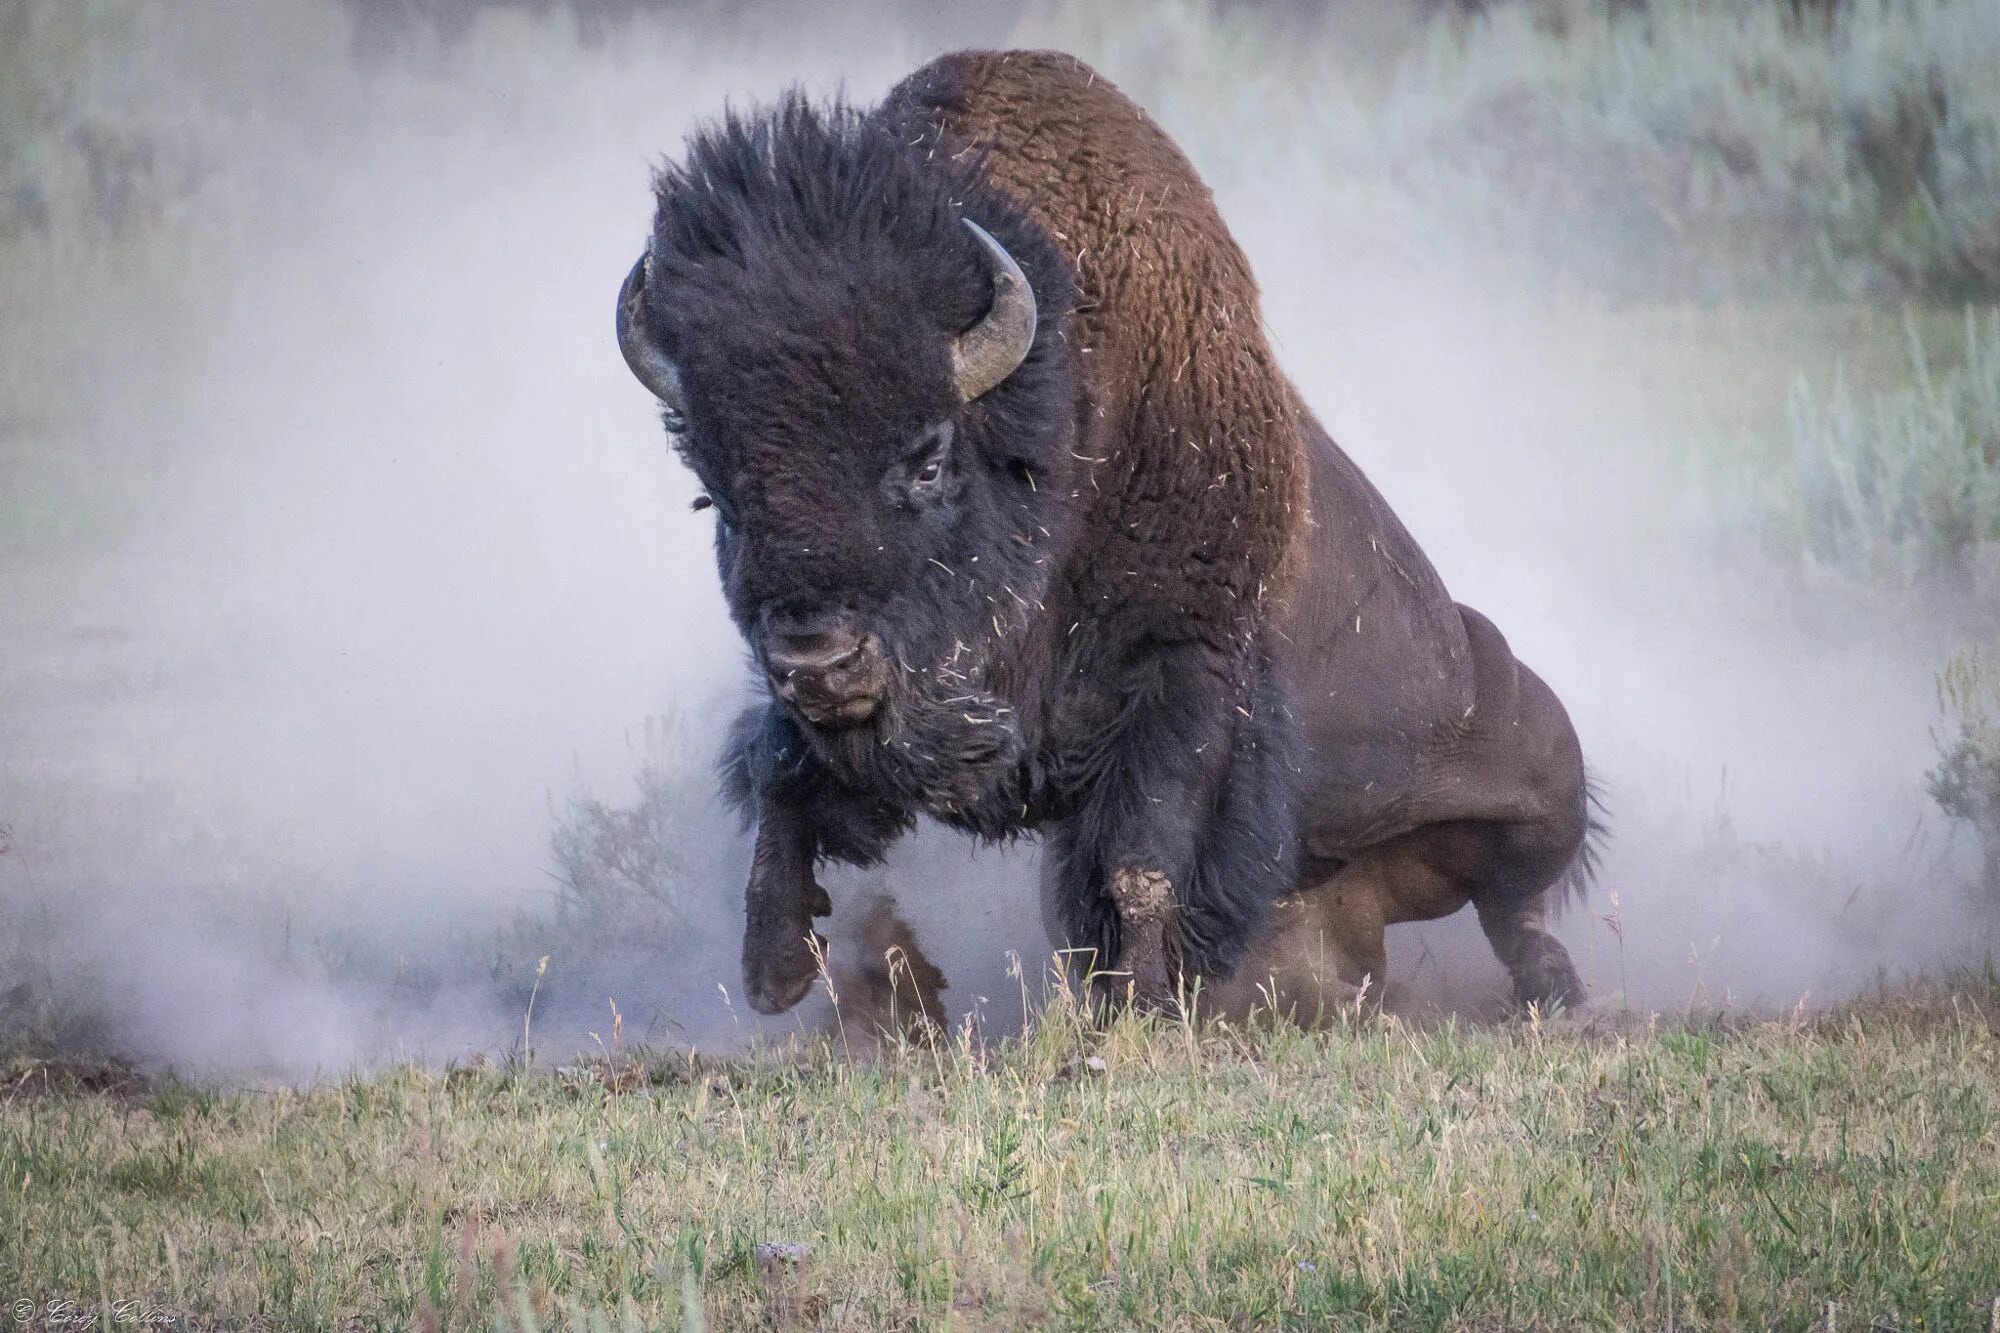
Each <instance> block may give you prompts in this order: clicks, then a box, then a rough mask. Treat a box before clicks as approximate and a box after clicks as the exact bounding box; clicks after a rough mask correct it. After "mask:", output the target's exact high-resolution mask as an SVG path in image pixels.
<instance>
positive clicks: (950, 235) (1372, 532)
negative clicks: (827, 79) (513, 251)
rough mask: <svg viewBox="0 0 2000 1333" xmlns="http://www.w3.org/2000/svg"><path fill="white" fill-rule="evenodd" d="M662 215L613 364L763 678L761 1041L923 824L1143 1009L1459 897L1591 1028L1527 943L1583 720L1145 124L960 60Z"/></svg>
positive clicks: (695, 167) (722, 176)
mask: <svg viewBox="0 0 2000 1333" xmlns="http://www.w3.org/2000/svg"><path fill="white" fill-rule="evenodd" d="M655 196H656V198H655V203H656V207H655V212H654V218H653V226H652V233H651V236H650V239H649V241H648V244H647V246H646V249H645V252H644V253H643V254H642V255H641V256H640V258H639V260H638V261H637V262H636V263H635V264H634V265H633V267H632V269H631V271H630V273H629V274H628V275H627V277H626V279H625V282H624V285H623V287H622V289H621V291H620V293H619V296H618V339H619V344H620V347H621V349H622V350H623V353H624V356H625V358H626V360H627V362H628V364H629V365H630V367H631V369H632V371H633V373H634V374H635V375H636V376H637V378H638V379H639V380H640V382H641V383H642V384H644V385H645V386H646V388H648V389H649V390H651V391H652V393H653V394H654V395H655V396H656V397H657V398H658V399H659V402H660V407H661V415H662V418H663V421H664V423H665V426H666V429H667V431H668V433H669V434H670V436H671V437H672V440H673V445H674V448H675V450H676V451H677V452H678V454H679V455H680V457H681V458H682V459H683V460H684V461H685V462H686V463H687V465H688V466H689V467H690V468H691V469H692V470H693V471H694V473H695V475H696V477H697V478H698V479H699V481H700V484H701V486H702V488H703V495H702V498H701V499H699V500H697V501H696V505H697V507H698V508H703V509H707V510H710V511H712V513H713V514H714V516H715V523H716V528H715V550H716V560H717V565H718V567H719V570H720V574H721V580H722V587H723V591H724V594H725V597H726V600H727V602H728V606H729V610H730V614H731V616H732V618H733V619H734V621H735V623H736V625H737V627H738V628H739V629H740V631H741V632H742V635H743V637H744V639H745V641H746V643H747V644H748V646H749V649H750V652H751V655H752V657H753V659H754V662H755V666H756V675H757V677H758V680H759V685H760V697H759V700H758V702H757V703H756V704H755V705H754V706H752V707H751V708H750V709H749V710H748V711H746V712H745V713H744V714H743V715H742V717H741V718H740V719H739V721H738V722H737V724H736V726H735V728H734V729H733V731H732V733H731V737H730V740H729V743H728V746H727V750H726V754H725V757H724V761H723V767H724V774H725V778H726V781H727V785H728V787H729V790H730V791H731V793H732V795H733V797H734V799H735V800H736V801H737V802H738V803H739V805H740V807H741V808H742V809H743V810H744V812H745V814H746V817H747V818H748V819H749V820H750V821H751V822H752V823H754V826H755V829H756V839H755V848H754V853H753V857H752V868H751V871H750V878H749V886H748V890H747V895H746V897H747V901H746V925H745V932H744V941H743V968H744V980H745V986H746V990H747V992H748V996H749V999H750V1002H751V1003H752V1004H753V1005H754V1006H755V1007H756V1008H758V1009H759V1010H761V1011H764V1012H779V1011H783V1010H785V1009H788V1008H790V1007H791V1006H792V1005H794V1004H795V1003H797V1001H798V1000H799V999H800V998H801V997H802V996H803V995H804V993H805V992H806V990H807V988H808V987H809V986H810V985H811V983H812V980H813V978H814V976H815V974H816V966H817V965H816V954H817V950H818V946H819V944H820V941H818V939H817V936H816V935H815V932H814V930H813V924H812V923H813V919H814V918H815V917H817V916H824V915H827V914H828V913H829V912H830V911H831V904H830V902H829V899H828V897H827V895H826V893H825V891H824V890H823V889H822V888H821V887H820V886H819V884H818V883H817V882H816V879H815V871H816V867H817V864H818V863H819V862H820V861H822V860H825V859H832V860H837V861H843V862H849V863H855V864H864V865H865V864H869V863H872V862H875V861H877V860H879V859H880V858H881V857H882V856H883V855H884V854H885V852H886V851H887V849H888V848H889V846H890V845H891V844H892V843H893V842H894V841H895V840H896V839H897V838H898V837H899V836H900V835H901V834H903V833H904V832H905V831H907V830H908V829H910V828H911V827H912V825H913V823H914V821H915V820H916V818H917V817H918V816H919V815H929V816H931V817H932V818H934V819H938V820H941V821H943V822H944V823H946V824H949V825H951V826H953V827H956V828H959V829H962V830H965V831H968V832H970V833H972V834H975V835H977V836H979V837H981V838H985V839H1001V838H1008V837H1012V836H1016V835H1020V834H1025V833H1033V834H1038V835H1040V836H1041V837H1042V838H1043V839H1044V845H1045V854H1044V857H1043V866H1044V868H1043V883H1042V889H1041V904H1042V913H1043V920H1044V923H1045V925H1046V927H1047V929H1048V931H1049V934H1050V936H1051V939H1052V941H1054V942H1055V943H1056V944H1057V945H1058V946H1059V947H1066V948H1073V949H1079V950H1094V951H1095V959H1096V963H1097V965H1098V967H1099V968H1100V969H1103V970H1105V971H1113V972H1115V973H1116V974H1118V975H1120V976H1122V977H1125V978H1127V979H1128V980H1127V982H1126V984H1127V985H1128V986H1129V987H1130V990H1131V993H1133V994H1135V995H1136V996H1137V998H1138V999H1139V1000H1140V1001H1141V1002H1142V1003H1144V1004H1148V1005H1159V1004H1162V1003H1165V1002H1166V1001H1167V1000H1168V999H1169V997H1171V996H1173V995H1174V994H1175V993H1176V988H1177V986H1180V985H1182V984H1184V983H1191V982H1193V981H1194V980H1195V979H1197V978H1207V979H1211V980H1214V981H1220V980H1221V979H1223V978H1227V977H1229V976H1230V975H1231V974H1232V972H1233V971H1234V970H1235V969H1236V968H1237V967H1238V965H1239V964H1240V963H1241V962H1242V960H1243V959H1244V956H1245V953H1246V949H1248V948H1250V947H1251V946H1252V944H1253V942H1256V941H1258V940H1259V939H1260V933H1261V932H1263V931H1264V930H1265V929H1266V923H1267V920H1268V917H1269V913H1270V909H1271V907H1272V905H1273V904H1274V903H1277V902H1280V901H1281V900H1284V901H1287V902H1288V903H1289V902H1291V901H1292V900H1293V899H1295V898H1299V895H1303V898H1302V899H1299V900H1300V901H1310V902H1311V903H1312V904H1314V905H1315V907H1314V911H1313V912H1312V913H1310V914H1308V915H1310V917H1311V919H1312V921H1313V922H1314V923H1316V925H1315V928H1317V929H1321V930H1324V931H1326V932H1328V933H1329V934H1330V935H1331V936H1332V937H1333V942H1334V943H1335V944H1336V945H1337V946H1338V949H1339V952H1340V954H1341V956H1342V958H1343V959H1344V960H1345V961H1344V962H1343V964H1342V971H1343V972H1344V973H1345V974H1348V975H1349V976H1351V977H1352V978H1357V979H1358V978H1359V977H1362V976H1367V977H1372V978H1375V979H1377V980H1379V979H1381V978H1382V976H1383V974H1384V963H1383V935H1382V932H1383V928H1384V926H1385V925H1386V924H1387V923H1390V922H1393V921H1399V920H1407V919H1412V918H1415V917H1429V916H1435V915H1439V914H1442V913H1445V912H1449V911H1454V910H1456V909H1457V908H1459V907H1461V906H1463V905H1465V904H1466V903H1467V902H1471V903H1473V904H1475V905H1476V906H1477V908H1478V911H1479V915H1480V920H1481V922H1482V924H1483V925H1484V927H1485V929H1486V932H1487V935H1488V936H1489V938H1490V939H1491V941H1492V942H1493V945H1494V947H1495V949H1496V951H1497V952H1498V953H1499V955H1500V957H1501V958H1502V959H1503V960H1504V961H1505V962H1506V964H1507V966H1508V967H1509V968H1510V969H1511V971H1512V973H1513V976H1514V979H1515V984H1516V987H1517V990H1518V991H1519V993H1520V994H1521V995H1522V996H1523V997H1524V998H1526V999H1531V1000H1540V1001H1550V1000H1556V999H1565V1000H1574V999H1575V998H1577V997H1578V996H1580V994H1581V986H1580V983H1579V982H1578V980H1577V977H1576V974H1575V971H1574V969H1573V968H1572V967H1571V965H1570V961H1569V958H1568V955H1567V954H1566V953H1565V952H1564V950H1563V948H1562V946H1561V945H1560V944H1559V943H1558V942H1557V941H1556V940H1555V939H1554V938H1553V937H1552V936H1550V935H1549V934H1548V933H1547V932H1546V931H1545V930H1544V929H1543V926H1542V917H1543V910H1544V900H1545V898H1546V896H1547V893H1548V891H1549V889H1550V888H1551V886H1553V885H1555V884H1557V883H1558V882H1559V881H1561V880H1563V878H1564V877H1565V875H1566V874H1568V875H1569V876H1570V878H1571V879H1572V881H1574V880H1575V879H1576V876H1577V873H1578V872H1579V871H1580V869H1581V868H1583V867H1585V866H1587V854H1586V851H1585V847H1586V841H1585V835H1586V831H1587V829H1588V828H1589V826H1590V806H1589V798H1588V794H1587V787H1586V783H1585V778H1584V771H1583V763H1582V758H1581V752H1580V749H1579V746H1578V743H1577V739H1576V735H1575V733H1574V731H1573V730H1572V729H1571V726H1570V723H1569V719H1568V718H1567V716H1566V715H1565V713H1564V711H1563V709H1562V706H1561V705H1560V703H1558V702H1557V700H1556V698H1555V696H1554V695H1553V694H1552V693H1551V692H1550V691H1549V689H1548V688H1547V687H1546V686H1545V685H1543V684H1542V682H1541V681H1540V680H1539V679H1537V678H1536V677H1535V676H1534V675H1533V674H1532V673H1530V672H1529V671H1528V670H1527V669H1526V668H1525V667H1523V666H1521V665H1520V664H1519V663H1518V662H1516V661H1515V659H1514V657H1513V655H1512V654H1511V653H1510V652H1509V650H1508V647H1507V642H1506V640H1505V639H1504V638H1502V637H1501V635H1500V632H1499V631H1498V630H1497V629H1495V628H1494V627H1493V626H1492V624H1491V623H1490V622H1488V621H1487V620H1485V619H1484V618H1483V617H1481V616H1480V615H1478V614H1477V613H1476V612H1473V611H1471V610H1469V609H1466V608H1463V607H1460V606H1458V605H1456V604H1454V603H1453V601H1452V600H1451V598H1450V596H1449V595H1448V594H1447V593H1446V592H1445V589H1444V586H1443V584H1442V582H1441V581H1440V580H1439V578H1438V576H1437V574H1436V573H1435V572H1434V571H1433V570H1432V568H1431V566H1430V563H1429V562H1428V561H1427V560H1426V559H1425V557H1424V555H1423V553H1422V551H1421V550H1419V549H1418V547H1417V545H1416V543H1415V542H1414V541H1413V540H1412V539H1411V537H1410V536H1409V534H1408V533H1407V532H1406V531H1405V530H1404V529H1403V526H1402V525H1401V524H1400V523H1399V522H1398V521H1397V519H1396V517H1395V515H1394V514H1393V513H1391V512H1390V509H1389V507H1388V505H1387V504H1386V503H1385V502H1384V501H1383V499H1382V498H1381V496H1380V495H1379V494H1377V492H1376V491H1375V489H1374V488H1373V487H1372V486H1371V485H1370V484H1369V483H1368V481H1367V480H1366V479H1365V478H1364V477H1363V476H1362V474H1361V472H1360V471H1359V470H1358V469H1357V468H1356V467H1355V466H1354V464H1353V463H1352V462H1351V461H1350V460H1349V459H1348V458H1347V456H1346V455H1345V454H1344V453H1343V452H1342V451H1341V450H1340V449H1339V448H1338V447H1337V446H1336V445H1335V444H1334V442H1333V441H1332V439H1330V438H1329V437H1328V435H1327V433H1326V432H1325V431H1324V430H1323V429H1321V427H1320V425H1319V423H1318V422H1317V421H1316V420H1315V419H1314V418H1313V415H1312V413H1311V412H1310V411H1308V410H1307V408H1306V406H1305V404H1304V402H1303V401H1302V399H1301V397H1300V395H1299V393H1298V391H1297V390H1296V389H1295V388H1294V387H1293V385H1292V384H1291V382H1290V381H1289V380H1288V379H1287V378H1286V377H1285V375H1284V374H1283V372H1282V371H1281V370H1280V369H1279V368H1278V365H1277V363H1276V361H1275V360H1274V358H1273V356H1272V352H1271V349H1270V346H1269V344H1268V342H1267V340H1266V338H1265V335H1264V328H1263V322H1262V317H1261V315H1260V312H1259V303H1258V292H1257V286H1256V283H1255V281H1254V279H1253V277H1252V275H1251V272H1250V267H1249V264H1248V263H1247V261H1246V260H1245V258H1244V256H1243V253H1242V251H1241V250H1240V249H1239V248H1238V247H1237V245H1236V243H1235V241H1234V240H1233V239H1232V238H1231V236H1230V233H1229V231H1228V228H1227V227H1226V226H1225V225H1224V223H1223V220H1222V218H1221V216H1220V214H1219V213H1218V211H1217V209H1216V207H1215V204H1214V201H1213V199H1212V198H1211V196H1210V194H1209V191H1208V189H1207V187H1206V186H1205V185H1203V183H1202V181H1201V179H1200V177H1199V176H1198V175H1197V174H1196V172H1195V170H1194V168H1193V167H1192V166H1191V165H1190V164H1189V162H1188V161H1187V159H1186V158H1185V157H1184V156H1183V155H1182V154H1181V152H1180V150H1179V149H1178V148H1177V147H1176V146H1175V145H1174V143H1173V142H1172V141H1171V140H1170V139H1169V138H1168V136H1167V135H1166V134H1165V133H1164V132H1162V131H1161V130H1160V128H1159V127H1158V126H1157V125H1155V124H1154V122H1153V121H1152V120H1151V119H1150V118H1149V117H1148V116H1147V115H1146V113H1145V112H1144V111H1143V110H1141V109H1140V108H1139V107H1138V106H1137V105H1135V104H1134V103H1133V102H1131V101H1130V100H1129V99H1128V98H1126V97H1125V96H1124V95H1123V94H1121V93H1120V92H1119V91H1118V90H1117V89H1116V88H1114V87H1113V86H1112V85H1111V84H1110V83H1109V82H1107V81H1106V80H1105V79H1104V78H1103V77H1101V76H1100V75H1098V74H1096V73H1095V72H1094V71H1093V70H1091V69H1090V68H1089V67H1088V66H1086V65H1084V64H1083V63H1082V62H1080V61H1078V60H1076V59H1074V58H1072V57H1069V56H1067V55H1063V54H1059V53H1054V52H965V53H960V54H956V55H950V56H946V57H943V58H940V59H938V60H936V61H934V62H932V63H931V64H929V65H926V66H924V67H923V68H922V69H919V70H918V71H917V72H916V73H914V74H912V75H911V76H910V77H909V78H907V79H906V80H905V81H904V82H902V83H901V84H900V85H898V86H897V87H896V88H895V89H894V90H892V91H891V92H890V93H889V95H888V97H887V98H886V99H885V100H884V101H883V102H882V103H880V104H879V105H878V106H876V107H874V108H873V109H870V110H859V109H855V108H853V107H850V106H847V105H844V104H841V103H837V102H836V103H834V104H831V105H826V106H819V105H815V104H813V103H811V102H809V101H808V100H806V99H805V98H804V97H802V96H801V95H798V94H796V93H795V94H792V95H790V96H788V97H786V98H784V99H782V100H781V101H779V102H778V103H777V104H776V105H775V106H773V107H770V108H768V109H766V110H763V111H761V112H758V113H755V114H749V115H737V114H730V115H727V116H725V117H724V118H722V119H721V120H720V121H719V122H717V123H715V124H712V125H709V126H707V127H704V128H701V129H699V130H697V131H696V132H695V133H694V134H693V135H692V136H691V137H690V139H689V141H688V145H687V151H686V154H685V156H684V158H683V160H682V161H680V162H679V163H677V164H669V165H667V166H665V167H663V168H662V169H661V170H660V171H659V173H658V175H657V177H656V180H655ZM1287 911H1288V912H1289V913H1290V916H1289V917H1288V918H1287V920H1289V921H1292V922H1293V925H1294V927H1296V925H1297V922H1298V921H1299V920H1303V919H1304V917H1303V916H1301V913H1300V910H1299V908H1298V907H1297V905H1296V903H1293V904H1292V905H1291V906H1289V907H1288V908H1287ZM1294 933H1296V930H1294ZM1270 944H1271V942H1270V941H1269V940H1268V939H1266V940H1264V941H1263V946H1262V947H1261V948H1260V952H1259V954H1258V958H1257V962H1256V966H1259V967H1261V966H1263V965H1264V963H1265V961H1266V958H1267V955H1268V954H1269V952H1270Z"/></svg>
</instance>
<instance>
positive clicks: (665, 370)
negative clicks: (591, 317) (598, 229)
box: [618, 255, 687, 417]
mask: <svg viewBox="0 0 2000 1333" xmlns="http://www.w3.org/2000/svg"><path fill="white" fill-rule="evenodd" d="M646 267H647V265H646V256H645V255H640V256H639V262H638V263H636V264H634V265H632V271H631V272H630V273H627V274H626V275H625V285H624V286H622V287H620V288H619V289H618V350H619V351H621V352H623V353H624V354H625V364H626V365H628V366H630V367H631V368H632V373H633V374H634V375H636V376H638V378H639V383H641V384H643V385H645V386H646V387H647V388H648V389H650V390H652V393H653V397H655V398H657V399H659V400H660V402H661V403H663V404H664V405H665V406H666V409H667V411H668V412H669V413H671V414H672V415H673V416H675V417H683V416H684V415H685V414H686V412H687V403H686V401H685V399H684V398H683V397H682V395H681V373H680V371H678V370H676V369H674V363H673V362H671V361H669V360H668V359H667V358H666V355H665V353H663V352H661V351H660V349H659V348H658V347H656V346H655V345H654V344H653V341H652V339H650V338H648V337H647V336H646V335H645V332H644V330H642V329H641V328H640V321H639V305H640V300H641V298H642V297H643V296H644V295H645V292H646Z"/></svg>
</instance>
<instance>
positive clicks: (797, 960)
mask: <svg viewBox="0 0 2000 1333" xmlns="http://www.w3.org/2000/svg"><path fill="white" fill-rule="evenodd" d="M808 933H810V935H811V939H812V943H811V944H808V943H807V942H806V940H807V936H808ZM815 950H817V952H815ZM825 956H826V937H825V936H824V935H821V934H820V933H819V932H818V931H811V932H808V931H807V930H805V929H803V928H800V929H799V930H797V931H795V932H794V931H772V932H770V933H769V934H767V935H765V936H764V937H763V938H761V939H759V938H756V937H754V936H752V937H746V938H745V939H744V941H743V990H744V993H745V994H747V995H748V996H749V997H750V1007H751V1008H752V1009H755V1010H756V1011H757V1012H758V1013H760V1014H782V1013H784V1012H785V1011H786V1010H787V1009H790V1008H791V1007H792V1006H793V1005H795V1004H797V1003H798V1002H799V1001H800V1000H803V999H804V998H805V997H806V992H807V991H809V990H811V989H812V984H813V982H814V981H816V980H818V978H819V960H820V959H822V958H824V957H825Z"/></svg>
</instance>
